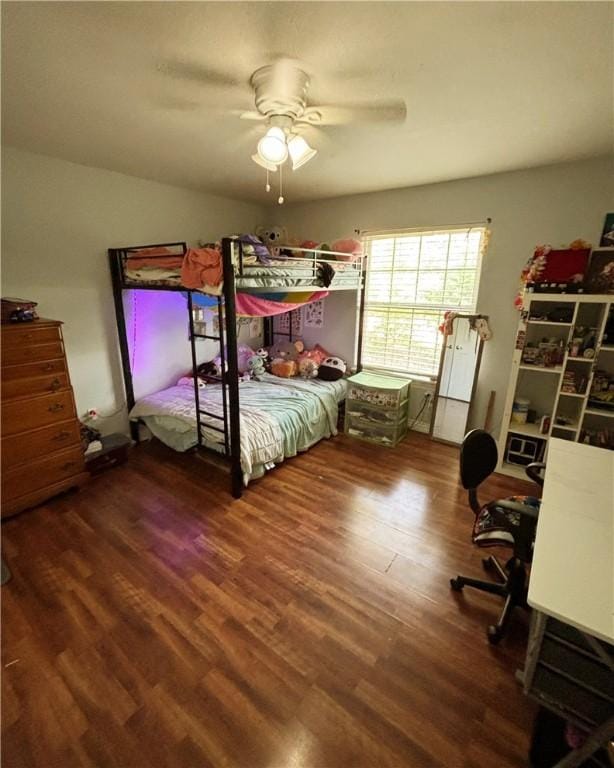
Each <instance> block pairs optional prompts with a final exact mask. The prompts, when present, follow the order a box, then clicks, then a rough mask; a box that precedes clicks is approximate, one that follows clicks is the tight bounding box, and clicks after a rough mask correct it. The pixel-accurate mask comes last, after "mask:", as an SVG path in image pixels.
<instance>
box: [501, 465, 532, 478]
mask: <svg viewBox="0 0 614 768" xmlns="http://www.w3.org/2000/svg"><path fill="white" fill-rule="evenodd" d="M500 471H501V472H502V473H503V474H504V475H512V476H513V477H517V478H519V479H520V480H529V476H528V475H527V473H526V469H525V467H524V466H523V465H520V464H512V463H511V462H509V461H504V462H502V464H501V469H500Z"/></svg>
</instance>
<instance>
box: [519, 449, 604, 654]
mask: <svg viewBox="0 0 614 768" xmlns="http://www.w3.org/2000/svg"><path fill="white" fill-rule="evenodd" d="M528 600H529V604H530V605H531V606H533V607H534V608H537V609H538V610H540V611H543V612H544V613H547V614H549V615H550V616H554V617H555V618H557V619H560V620H561V621H564V622H565V623H566V624H571V625H573V626H575V627H577V628H578V629H580V630H582V631H584V632H587V633H588V634H591V635H594V636H595V637H599V638H601V639H602V640H605V641H606V642H609V643H614V451H608V450H604V449H602V448H594V447H593V446H590V445H582V444H581V443H572V442H569V441H567V440H557V439H556V438H553V439H551V440H550V445H549V448H548V458H547V462H546V474H545V480H544V493H543V497H542V504H541V508H540V511H539V522H538V524H537V538H536V541H535V551H534V554H533V564H532V566H531V578H530V581H529V598H528Z"/></svg>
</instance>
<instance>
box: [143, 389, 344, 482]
mask: <svg viewBox="0 0 614 768" xmlns="http://www.w3.org/2000/svg"><path fill="white" fill-rule="evenodd" d="M346 389H347V380H345V379H340V380H338V381H322V380H320V379H300V378H293V379H282V378H279V377H277V376H273V375H271V374H264V375H263V377H262V380H261V381H247V382H241V383H240V389H239V400H240V421H241V468H242V470H243V479H244V482H245V484H246V485H247V483H248V482H249V480H250V479H252V478H254V477H260V476H261V475H262V474H264V470H265V469H267V468H269V467H271V466H273V465H274V464H277V463H279V462H281V461H283V460H284V459H286V458H288V457H290V456H296V454H297V453H298V452H300V451H305V450H307V449H308V448H310V447H311V446H312V445H314V444H315V443H317V442H318V441H319V440H321V439H322V438H324V437H331V436H332V435H336V434H337V418H338V414H339V403H340V402H341V401H342V400H344V399H345V394H346ZM199 396H200V406H201V409H205V410H207V411H210V412H211V413H214V414H217V415H218V416H221V415H222V414H223V404H222V402H223V401H222V388H221V386H220V385H219V384H213V385H210V384H208V385H207V386H205V387H203V388H202V389H201V390H200V391H199ZM130 418H131V419H142V420H143V421H145V423H146V424H147V426H148V427H149V428H150V429H151V431H152V432H153V433H154V435H156V437H158V438H159V439H160V440H162V441H163V442H165V443H166V444H167V445H169V446H170V447H171V448H174V449H175V450H187V449H189V448H191V447H193V446H195V445H196V443H197V442H198V441H197V434H196V408H195V404H194V389H193V387H192V386H191V385H190V386H176V387H170V388H168V389H164V390H162V391H160V392H155V393H154V394H151V395H147V396H146V397H144V398H141V399H140V400H139V401H138V402H137V403H136V405H135V406H134V408H133V409H132V410H131V411H130ZM201 426H202V435H203V442H204V444H205V445H206V446H207V447H209V448H212V449H213V450H216V451H220V452H222V451H223V448H224V437H223V434H222V433H220V432H218V431H217V430H215V429H212V427H217V428H218V429H219V428H220V427H222V422H221V421H220V420H219V419H215V418H213V417H210V416H206V415H203V416H201Z"/></svg>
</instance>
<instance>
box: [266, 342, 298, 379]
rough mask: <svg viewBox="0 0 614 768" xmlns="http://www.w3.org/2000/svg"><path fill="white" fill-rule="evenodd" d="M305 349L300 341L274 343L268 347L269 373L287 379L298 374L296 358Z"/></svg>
mask: <svg viewBox="0 0 614 768" xmlns="http://www.w3.org/2000/svg"><path fill="white" fill-rule="evenodd" d="M304 349H305V345H304V344H303V342H302V341H276V342H275V344H273V346H272V347H269V359H270V361H271V373H272V374H273V375H275V376H281V377H282V378H284V379H289V378H290V377H292V376H296V374H297V373H298V356H299V354H300V353H301V352H302V351H303V350H304Z"/></svg>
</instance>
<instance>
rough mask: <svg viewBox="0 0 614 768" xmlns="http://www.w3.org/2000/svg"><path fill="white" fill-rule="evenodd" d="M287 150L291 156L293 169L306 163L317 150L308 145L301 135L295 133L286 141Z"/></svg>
mask: <svg viewBox="0 0 614 768" xmlns="http://www.w3.org/2000/svg"><path fill="white" fill-rule="evenodd" d="M288 151H289V152H290V157H291V158H292V170H293V171H296V170H297V169H298V168H300V167H301V166H302V165H305V163H308V162H309V161H310V160H311V158H312V157H315V155H317V153H318V150H317V149H313V147H310V146H309V144H308V143H307V142H306V141H305V139H304V138H303V137H302V136H297V135H294V136H292V137H291V138H290V140H289V141H288Z"/></svg>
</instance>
